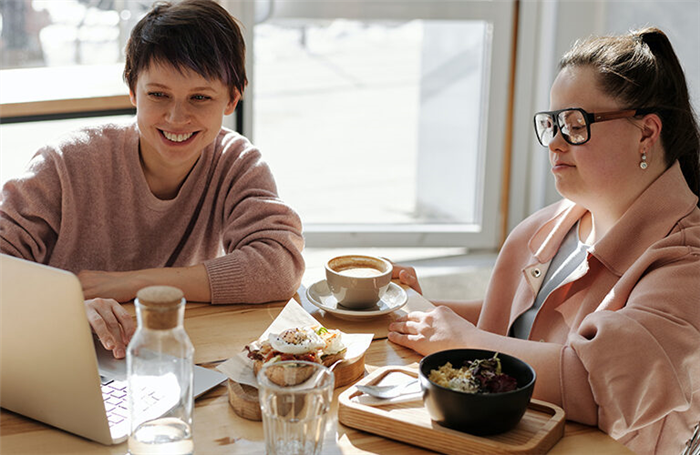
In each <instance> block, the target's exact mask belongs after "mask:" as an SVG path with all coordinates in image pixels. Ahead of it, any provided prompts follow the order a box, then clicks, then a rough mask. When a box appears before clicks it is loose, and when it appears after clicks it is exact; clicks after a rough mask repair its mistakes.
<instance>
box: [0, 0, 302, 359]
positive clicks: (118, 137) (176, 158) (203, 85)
mask: <svg viewBox="0 0 700 455" xmlns="http://www.w3.org/2000/svg"><path fill="white" fill-rule="evenodd" d="M124 78H125V80H126V82H127V83H128V85H129V95H130V97H131V101H132V103H133V104H134V105H135V106H136V110H137V114H136V121H129V122H128V123H125V124H105V125H100V126H96V127H90V128H85V129H82V130H79V131H76V132H73V133H71V134H68V135H66V136H64V137H63V138H61V139H60V140H58V141H56V142H54V143H52V144H50V145H48V146H46V147H44V148H42V149H40V150H39V151H38V153H37V154H36V155H35V156H34V158H33V159H32V160H31V162H30V164H29V168H28V170H27V172H26V173H25V174H24V175H22V176H20V177H19V178H16V179H12V180H9V181H8V182H7V183H6V184H5V185H4V186H3V189H2V196H1V197H2V199H1V200H0V251H2V252H3V253H6V254H10V255H14V256H18V257H22V258H25V259H29V260H32V261H36V262H40V263H43V264H48V265H50V266H54V267H58V268H63V269H66V270H70V271H72V272H74V273H76V274H78V277H79V279H80V281H81V284H82V286H83V292H84V295H85V299H86V302H85V305H86V310H87V314H88V319H89V320H90V323H91V325H92V327H93V330H94V331H95V332H96V333H97V334H98V335H99V337H100V339H101V340H102V343H103V344H104V345H105V347H106V348H107V349H111V350H113V352H114V355H115V356H116V357H123V356H124V355H125V350H124V349H125V346H126V344H127V343H128V342H129V339H130V337H131V335H132V334H133V332H134V324H133V320H132V318H131V316H130V315H129V314H128V313H127V312H126V310H124V309H123V308H121V306H120V305H119V303H118V302H125V301H129V300H132V299H133V298H134V297H135V295H136V292H137V291H138V290H139V289H141V288H143V287H145V286H148V285H152V284H162V285H172V286H176V287H178V288H180V289H182V290H183V291H184V293H185V296H186V298H187V300H190V301H199V302H211V303H258V302H268V301H277V300H287V299H289V298H290V297H291V296H293V295H294V293H295V292H296V290H297V288H298V286H299V284H300V282H301V276H302V274H303V272H304V261H303V258H302V256H301V250H302V248H303V237H302V226H301V221H300V219H299V217H298V215H297V214H296V213H295V212H294V211H293V210H292V209H291V208H290V207H289V206H287V205H286V204H284V203H283V202H282V201H281V200H280V199H279V198H278V195H277V188H276V185H275V181H274V179H273V177H272V174H271V172H270V169H269V167H268V166H267V164H265V162H264V161H263V160H262V157H261V155H260V152H259V151H258V149H257V148H255V147H254V146H253V145H252V144H251V143H250V142H249V141H248V140H247V139H246V138H245V137H243V136H241V135H240V134H238V133H236V132H234V131H231V130H229V129H226V128H222V123H223V117H224V115H228V114H231V113H232V112H233V111H234V109H235V108H236V105H237V103H238V101H239V100H240V98H241V95H242V94H243V90H244V89H245V86H246V83H247V80H246V72H245V45H244V42H243V36H242V34H241V31H240V28H239V27H238V25H237V23H236V21H235V20H234V19H233V18H232V17H231V16H230V15H229V14H228V12H227V11H226V10H225V9H224V8H222V7H221V6H219V5H218V4H217V3H216V2H214V1H211V0H184V1H181V2H177V3H172V4H171V3H157V4H156V5H155V6H154V7H153V8H152V10H151V11H150V12H149V13H148V14H147V15H146V16H145V17H144V18H143V19H142V20H141V21H139V23H138V24H137V25H136V27H135V28H134V29H133V31H132V33H131V37H130V39H129V42H128V44H127V49H126V65H125V70H124ZM37 285H41V283H37Z"/></svg>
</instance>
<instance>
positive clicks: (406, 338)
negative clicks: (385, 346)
mask: <svg viewBox="0 0 700 455" xmlns="http://www.w3.org/2000/svg"><path fill="white" fill-rule="evenodd" d="M419 339H420V335H413V334H410V335H406V334H403V333H397V332H389V341H391V342H392V343H396V344H399V345H401V346H405V347H407V348H410V349H413V350H414V351H415V350H416V349H415V347H414V346H415V345H416V343H417V342H418V340H419Z"/></svg>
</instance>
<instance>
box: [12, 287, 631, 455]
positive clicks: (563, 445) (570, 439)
mask: <svg viewBox="0 0 700 455" xmlns="http://www.w3.org/2000/svg"><path fill="white" fill-rule="evenodd" d="M413 299H414V300H415V302H416V305H423V306H426V305H429V303H426V302H427V301H425V302H420V301H419V300H420V299H422V297H420V296H418V294H415V295H414V296H413ZM423 300H424V299H423ZM284 304H286V302H277V303H272V304H265V305H222V306H215V305H207V304H188V306H187V310H186V311H185V327H186V330H187V332H188V334H189V336H190V338H191V339H192V342H193V344H194V345H195V352H196V354H195V359H196V360H195V361H196V362H197V363H207V362H211V364H210V365H208V366H211V367H213V366H214V365H216V364H218V362H219V361H221V360H224V359H228V358H229V357H231V355H233V354H235V353H236V352H237V351H236V350H237V349H240V347H241V346H243V345H245V343H247V342H249V341H250V340H251V339H255V338H257V337H258V336H259V335H260V334H261V333H262V332H263V331H264V330H265V329H266V328H267V327H268V325H269V324H270V323H271V322H272V321H273V320H274V318H275V317H276V316H277V314H279V312H280V311H281V310H282V308H283V306H284ZM127 308H130V310H131V311H132V312H133V306H131V307H129V305H127ZM339 324H341V325H342V324H343V323H339ZM385 324H386V321H381V322H378V323H372V324H368V325H367V327H364V328H365V329H366V330H362V332H364V333H368V332H367V330H369V329H370V328H371V327H372V328H371V330H376V332H375V333H376V334H377V336H376V337H375V340H374V341H373V342H372V344H371V345H370V347H369V349H368V350H367V353H366V355H365V371H366V373H367V374H369V373H371V372H373V371H375V370H376V369H378V368H380V367H383V366H385V365H408V366H411V365H412V366H414V367H415V366H417V363H418V362H419V361H420V358H421V357H420V356H419V355H418V354H417V353H415V352H414V351H411V350H409V349H406V348H403V347H401V346H398V345H395V344H393V343H391V342H389V341H388V340H387V339H386V338H378V336H379V335H381V334H382V333H383V332H382V331H381V330H382V327H385ZM328 325H329V326H330V327H333V325H331V324H330V323H329V324H328ZM338 328H340V327H338ZM348 328H349V327H347V326H346V327H345V328H341V330H343V331H346V329H348ZM348 331H349V332H352V331H353V330H348ZM345 389H346V388H339V389H336V392H335V393H336V399H335V400H334V402H333V406H332V409H331V417H332V422H331V430H330V431H329V432H328V433H327V438H326V441H325V442H324V450H323V453H324V454H338V453H342V454H367V453H379V454H397V455H398V454H401V455H412V454H425V453H431V452H429V451H426V450H424V449H421V448H419V447H416V446H411V445H407V444H403V443H400V442H396V441H393V440H391V439H387V438H383V437H380V436H376V435H373V434H370V433H366V432H363V431H360V430H356V429H353V428H349V427H346V426H344V425H342V424H339V423H338V421H337V415H338V414H337V412H338V400H337V397H338V395H339V394H340V393H341V392H343V391H344V390H345ZM263 437H264V436H263V429H262V423H261V422H255V421H250V420H246V419H243V418H241V417H239V416H237V415H236V413H235V412H234V411H233V408H232V407H231V406H230V405H229V402H228V391H227V388H226V384H225V383H224V384H222V385H220V386H218V387H216V388H214V389H212V390H211V391H209V392H208V393H207V394H205V395H203V396H202V397H200V398H199V399H197V401H196V402H195V411H194V440H195V447H196V448H197V449H196V450H197V453H202V454H207V455H209V454H223V453H226V454H239V453H240V454H251V453H264V451H265V449H264V439H263ZM125 452H126V444H125V443H122V444H119V445H116V446H103V445H101V444H98V443H94V442H91V441H88V440H85V439H82V438H80V437H77V436H74V435H71V434H69V433H66V432H63V431H59V430H56V429H53V428H51V427H49V426H46V425H44V424H42V423H39V422H36V421H33V420H30V419H27V418H25V417H23V416H20V415H17V414H14V413H12V412H8V411H5V410H3V411H2V412H0V453H2V454H5V453H8V454H17V455H36V454H44V453H45V454H72V455H80V454H97V455H99V454H120V455H123V454H124V453H125ZM549 453H550V454H551V455H562V454H567V455H569V454H574V455H576V454H581V455H583V454H586V455H588V454H591V453H595V454H601V455H615V454H630V453H631V452H630V451H629V450H627V449H626V448H625V447H624V446H622V445H621V444H619V443H617V442H615V441H614V440H613V439H612V438H610V437H609V436H607V435H606V434H604V433H602V432H601V431H599V430H598V429H597V428H593V427H587V426H584V425H578V424H575V423H571V422H567V424H566V428H565V433H564V438H563V439H562V440H561V441H559V443H558V444H557V445H555V446H554V448H552V450H551V451H550V452H549Z"/></svg>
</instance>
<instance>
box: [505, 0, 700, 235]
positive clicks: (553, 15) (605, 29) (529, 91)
mask: <svg viewBox="0 0 700 455" xmlns="http://www.w3.org/2000/svg"><path fill="white" fill-rule="evenodd" d="M519 24H520V25H519V33H518V35H519V38H518V62H517V80H516V100H515V122H514V125H515V131H514V143H513V157H512V164H513V165H512V169H513V172H512V175H511V194H510V208H509V219H508V226H509V229H512V228H513V227H515V226H516V225H517V223H518V222H520V221H521V220H522V219H524V218H525V217H526V216H527V215H529V214H530V213H532V212H534V211H535V210H537V209H539V208H541V207H544V206H546V205H548V204H550V203H552V202H554V201H556V200H558V199H559V195H558V194H557V192H556V190H555V189H554V183H553V179H552V177H551V175H550V173H549V163H548V159H547V151H546V149H544V148H543V147H541V146H540V145H539V144H538V143H537V139H536V138H535V135H534V131H533V126H532V114H533V113H534V112H536V111H538V110H543V109H547V108H548V107H549V87H550V85H551V83H552V81H553V80H554V77H555V76H556V72H557V63H558V61H559V58H560V57H561V56H562V55H563V54H564V52H566V51H567V50H568V49H569V48H570V47H571V45H572V44H573V43H574V41H576V39H579V38H585V37H587V36H589V35H600V34H612V33H624V32H626V31H628V30H631V29H635V28H641V27H644V26H648V25H654V26H657V27H659V28H661V29H662V30H664V32H666V33H667V35H668V36H669V39H670V40H671V43H672V44H673V45H674V48H675V49H676V52H677V54H678V57H679V59H680V60H681V63H682V64H683V66H684V69H685V72H686V77H687V79H688V84H689V87H690V92H691V97H692V99H693V104H694V107H695V110H696V113H697V112H700V51H699V49H700V1H698V0H667V1H649V0H642V1H631V0H596V1H569V0H523V1H521V4H520V21H519Z"/></svg>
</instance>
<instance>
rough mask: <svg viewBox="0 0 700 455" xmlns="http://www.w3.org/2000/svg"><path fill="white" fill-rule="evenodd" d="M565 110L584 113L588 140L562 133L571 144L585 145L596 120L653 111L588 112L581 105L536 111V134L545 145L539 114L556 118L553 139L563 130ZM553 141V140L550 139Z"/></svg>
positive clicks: (613, 118) (544, 145) (604, 120)
mask: <svg viewBox="0 0 700 455" xmlns="http://www.w3.org/2000/svg"><path fill="white" fill-rule="evenodd" d="M565 111H578V112H580V113H581V114H582V115H583V118H585V119H586V140H585V141H583V142H571V140H570V139H569V135H567V134H563V133H562V135H561V137H562V138H564V140H565V141H566V142H567V143H568V144H571V145H583V144H585V143H586V142H588V141H589V140H590V139H591V124H592V123H596V122H607V121H608V120H615V119H618V118H627V117H636V116H638V115H646V114H648V113H650V112H651V110H650V109H625V110H622V111H609V112H597V113H588V112H586V111H584V110H583V109H581V108H580V107H567V108H566V109H559V110H558V111H540V112H537V113H535V116H534V117H533V120H534V124H535V136H537V140H538V141H539V143H540V144H541V145H542V146H543V147H547V146H548V145H549V143H548V144H543V143H542V138H541V137H540V134H539V130H538V128H537V116H538V115H542V114H546V115H548V116H550V118H552V119H554V121H553V122H552V125H553V126H552V129H553V130H554V131H553V134H552V140H554V138H555V137H556V135H557V132H558V130H561V125H560V124H559V114H561V113H562V112H565ZM550 142H551V141H550Z"/></svg>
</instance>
